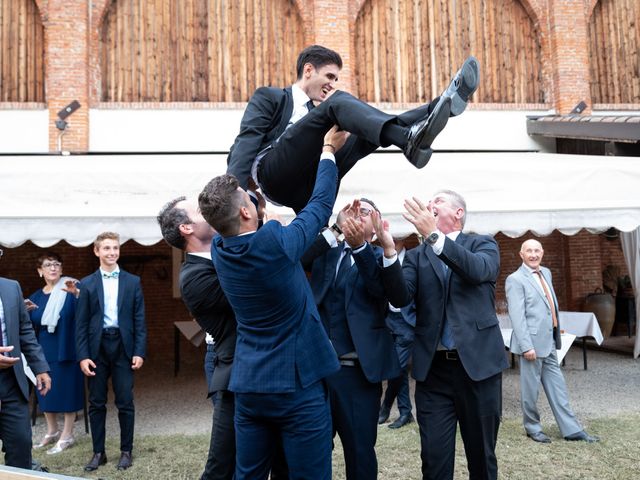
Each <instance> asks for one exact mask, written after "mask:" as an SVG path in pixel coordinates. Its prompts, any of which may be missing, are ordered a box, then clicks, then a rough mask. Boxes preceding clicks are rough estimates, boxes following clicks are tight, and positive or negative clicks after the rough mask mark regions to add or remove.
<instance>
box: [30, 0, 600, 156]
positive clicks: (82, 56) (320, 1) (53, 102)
mask: <svg viewBox="0 0 640 480" xmlns="http://www.w3.org/2000/svg"><path fill="white" fill-rule="evenodd" d="M111 2H112V0H94V1H93V2H86V0H48V1H45V0H36V4H37V5H38V8H39V9H40V13H41V16H42V19H43V24H44V26H45V50H46V58H45V77H46V96H47V98H46V101H47V107H48V109H49V112H50V114H49V117H50V126H49V136H50V139H49V148H50V150H51V151H56V150H57V138H58V133H59V131H58V130H57V129H56V127H55V120H56V114H57V112H58V111H59V110H60V109H61V108H63V107H64V106H66V105H67V104H68V103H70V102H71V101H72V100H79V101H80V103H81V104H82V106H83V108H81V109H80V110H79V111H78V112H76V113H74V114H73V116H72V117H70V119H69V122H70V125H69V127H68V132H67V133H66V134H65V136H64V137H63V149H65V150H69V151H73V152H84V151H86V150H87V148H88V145H89V123H88V122H89V116H88V111H89V110H88V109H89V107H90V106H93V105H96V104H98V103H99V88H100V72H99V61H98V55H99V34H98V33H99V30H100V26H101V25H102V21H103V19H104V15H105V14H106V13H107V12H108V7H109V5H110V4H111ZM521 2H522V4H523V6H524V8H525V9H526V10H527V12H529V15H530V16H531V18H532V19H533V21H534V23H535V25H536V27H537V29H538V34H539V37H540V42H541V45H542V51H543V61H542V65H540V66H539V67H540V68H541V69H542V70H543V78H544V85H545V87H544V88H545V99H546V100H547V101H549V102H550V104H551V105H553V106H554V107H555V108H556V110H557V111H558V112H559V113H568V112H569V111H570V110H571V109H572V108H573V107H574V106H575V105H576V104H577V103H578V102H579V101H580V100H585V101H586V102H587V104H588V105H590V104H591V99H590V89H589V62H588V57H587V55H588V48H587V47H588V41H587V32H588V28H587V22H588V18H589V15H590V13H591V11H592V9H593V5H594V3H595V2H594V1H593V0H590V1H588V2H587V1H585V0H547V1H544V0H521ZM89 3H90V4H91V6H89ZM294 3H295V5H296V6H297V8H298V9H299V11H300V14H301V17H302V19H303V22H304V25H305V31H306V33H305V41H306V42H307V43H309V44H310V43H321V44H324V45H327V46H328V47H331V48H333V49H335V50H337V51H338V52H340V53H341V55H342V57H343V60H344V62H345V68H344V69H343V71H342V73H341V88H343V89H345V90H351V89H352V88H351V87H352V84H353V78H352V68H351V62H352V59H353V58H354V55H352V50H353V44H354V41H353V35H354V32H353V30H354V29H353V26H354V25H355V21H356V18H357V15H358V12H359V11H360V9H361V7H362V5H363V4H364V3H365V1H364V0H350V1H347V2H345V1H344V0H342V1H340V0H315V1H312V0H295V1H294ZM154 105H158V104H153V103H152V104H151V105H147V106H151V107H153V106H154ZM184 108H189V106H185V107H184Z"/></svg>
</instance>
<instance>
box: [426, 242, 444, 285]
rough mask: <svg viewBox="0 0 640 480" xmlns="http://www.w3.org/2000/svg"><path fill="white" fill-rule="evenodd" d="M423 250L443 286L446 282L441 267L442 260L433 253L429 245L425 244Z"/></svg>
mask: <svg viewBox="0 0 640 480" xmlns="http://www.w3.org/2000/svg"><path fill="white" fill-rule="evenodd" d="M424 252H425V255H426V256H427V258H428V259H429V263H431V267H432V268H433V270H434V271H435V273H436V276H437V277H438V278H439V279H440V283H442V285H443V286H445V285H446V283H447V282H446V278H445V275H444V269H443V268H442V260H440V259H439V258H438V256H437V255H436V254H435V253H434V251H433V248H431V247H430V246H429V245H426V244H425V246H424Z"/></svg>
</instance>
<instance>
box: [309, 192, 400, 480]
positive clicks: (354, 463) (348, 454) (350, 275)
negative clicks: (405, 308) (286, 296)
mask: <svg viewBox="0 0 640 480" xmlns="http://www.w3.org/2000/svg"><path fill="white" fill-rule="evenodd" d="M374 212H375V213H376V214H377V208H376V206H375V204H374V203H373V202H372V201H371V200H368V199H366V198H361V199H359V200H355V201H354V202H353V203H352V205H351V207H350V208H348V209H346V208H345V209H343V211H342V212H341V213H340V215H339V216H338V222H337V224H338V225H337V226H334V227H332V228H331V229H326V230H324V231H323V232H322V233H321V235H319V236H318V238H317V239H316V242H315V244H314V245H313V246H312V247H311V249H310V250H309V251H307V253H306V254H305V256H304V257H303V259H302V261H303V265H305V266H306V267H307V268H309V267H310V268H311V289H312V291H313V296H314V300H315V302H316V304H317V305H318V311H319V312H320V317H321V318H322V323H323V324H324V327H325V329H326V331H327V334H328V335H329V339H330V340H331V344H332V345H333V348H334V349H335V351H336V354H337V355H338V359H339V361H340V370H339V371H338V372H336V373H334V374H332V375H330V376H328V377H327V379H326V382H327V386H328V388H329V403H330V405H331V417H332V420H333V434H334V436H335V434H336V433H337V434H338V435H339V436H340V440H341V442H342V446H343V451H344V458H345V468H346V474H347V476H346V478H347V479H348V480H367V479H369V480H375V479H376V478H377V476H378V461H377V458H376V452H375V445H376V439H377V434H378V407H379V405H380V403H379V402H380V394H381V393H382V381H383V380H387V379H389V378H394V377H397V376H398V375H400V371H401V370H400V363H399V361H398V356H397V354H396V350H395V346H394V343H393V338H392V337H391V332H390V331H389V330H388V329H387V328H386V325H385V316H386V312H387V306H388V302H387V297H386V292H385V289H384V286H383V284H382V280H381V278H380V277H381V275H380V269H379V268H378V261H379V260H380V258H381V257H382V249H381V248H380V247H375V246H373V245H371V240H372V237H373V224H372V216H373V214H374ZM337 229H342V231H344V236H345V241H342V242H338V241H337V236H336V234H338V233H339V232H338V231H337ZM338 236H339V235H338Z"/></svg>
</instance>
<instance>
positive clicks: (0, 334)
mask: <svg viewBox="0 0 640 480" xmlns="http://www.w3.org/2000/svg"><path fill="white" fill-rule="evenodd" d="M8 340H9V339H7V341H8ZM0 347H4V328H3V327H2V318H0Z"/></svg>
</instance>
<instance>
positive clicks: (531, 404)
mask: <svg viewBox="0 0 640 480" xmlns="http://www.w3.org/2000/svg"><path fill="white" fill-rule="evenodd" d="M543 255H544V250H543V249H542V244H541V243H540V242H538V241H537V240H533V239H530V240H527V241H525V242H524V243H523V244H522V247H521V248H520V258H522V262H523V263H522V265H521V266H520V268H518V270H516V271H515V272H513V273H512V274H511V275H509V276H508V277H507V281H506V293H507V302H508V305H509V317H510V319H511V325H512V326H513V334H512V336H511V346H510V349H511V352H512V353H514V354H517V355H519V356H520V403H521V406H522V415H523V422H524V429H525V431H526V432H527V437H529V438H531V439H532V440H533V441H535V442H540V443H550V442H551V439H550V438H549V436H548V435H546V434H545V433H544V432H543V431H542V425H541V424H540V414H539V413H538V408H537V406H536V403H537V401H538V392H539V391H540V383H542V386H543V387H544V391H545V394H546V395H547V399H548V400H549V405H550V406H551V410H552V411H553V415H554V417H555V419H556V423H557V424H558V427H559V428H560V433H561V434H562V436H563V437H564V439H565V440H580V441H584V442H588V443H593V442H597V441H598V440H599V438H598V437H594V436H591V435H589V434H588V433H587V432H585V431H584V430H583V428H582V426H581V425H580V423H579V422H578V420H577V419H576V416H575V414H574V413H573V411H572V410H571V407H570V406H569V396H568V394H567V385H566V384H565V381H564V377H563V376H562V371H561V370H560V366H559V365H558V356H557V352H556V349H559V348H560V341H561V340H560V324H559V323H558V322H559V318H558V299H557V298H556V294H555V292H554V290H553V284H552V283H551V271H550V270H549V269H548V268H546V267H541V266H540V262H542V257H543Z"/></svg>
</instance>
